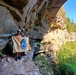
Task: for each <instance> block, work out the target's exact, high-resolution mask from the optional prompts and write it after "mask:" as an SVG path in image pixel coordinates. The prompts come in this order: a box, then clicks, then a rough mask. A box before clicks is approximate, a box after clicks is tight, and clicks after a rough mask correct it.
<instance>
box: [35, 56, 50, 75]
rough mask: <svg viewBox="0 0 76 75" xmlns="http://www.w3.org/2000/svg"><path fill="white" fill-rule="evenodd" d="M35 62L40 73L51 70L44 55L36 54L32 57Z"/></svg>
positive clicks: (43, 73) (45, 74) (46, 72)
mask: <svg viewBox="0 0 76 75" xmlns="http://www.w3.org/2000/svg"><path fill="white" fill-rule="evenodd" d="M34 62H35V64H36V65H37V66H38V68H39V70H40V72H41V73H42V75H48V72H50V71H51V65H50V64H49V63H48V62H47V60H46V59H45V56H37V57H36V58H35V59H34Z"/></svg>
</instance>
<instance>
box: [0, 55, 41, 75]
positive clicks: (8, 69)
mask: <svg viewBox="0 0 76 75" xmlns="http://www.w3.org/2000/svg"><path fill="white" fill-rule="evenodd" d="M0 75H40V73H39V69H38V67H37V66H35V64H34V62H33V61H32V60H31V59H30V58H29V57H28V56H25V57H24V58H23V59H21V60H18V61H15V59H14V58H11V57H6V58H3V59H2V60H1V61H0Z"/></svg>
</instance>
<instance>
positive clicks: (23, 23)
mask: <svg viewBox="0 0 76 75" xmlns="http://www.w3.org/2000/svg"><path fill="white" fill-rule="evenodd" d="M65 1H66V0H0V50H2V49H3V48H4V47H5V46H6V44H7V42H8V41H9V38H8V37H10V36H12V35H13V34H15V33H16V31H17V29H19V28H20V29H22V28H25V31H26V32H25V33H26V34H28V35H29V36H30V38H31V39H33V40H37V39H38V40H42V39H43V37H45V36H44V35H45V34H46V33H47V31H48V30H49V24H50V23H53V22H55V25H56V22H57V23H58V22H59V23H60V24H58V25H57V27H60V28H61V29H62V28H63V20H62V17H59V18H60V19H58V18H57V17H56V14H57V12H58V10H59V9H60V7H61V6H62V5H63V4H64V2H65ZM61 20H62V21H61ZM59 31H61V30H59ZM59 31H57V33H59ZM61 32H62V31H61ZM52 33H54V34H56V31H52ZM52 33H51V34H52ZM61 34H62V33H61ZM47 35H48V34H47ZM57 36H59V34H57ZM54 37H55V35H54V36H53V37H52V38H54ZM57 38H60V39H62V37H57ZM48 39H49V38H48ZM55 40H56V39H55ZM54 43H55V42H54ZM57 45H58V44H57ZM49 46H50V44H49ZM55 48H56V47H55ZM48 52H49V51H48ZM31 55H33V53H32V54H31ZM26 59H28V60H26ZM0 74H1V75H40V73H39V69H38V67H36V66H35V64H34V63H33V61H32V60H31V59H30V58H29V57H27V58H24V59H23V60H19V61H15V60H14V59H13V58H10V57H7V58H4V59H2V60H1V61H0ZM49 75H52V74H49Z"/></svg>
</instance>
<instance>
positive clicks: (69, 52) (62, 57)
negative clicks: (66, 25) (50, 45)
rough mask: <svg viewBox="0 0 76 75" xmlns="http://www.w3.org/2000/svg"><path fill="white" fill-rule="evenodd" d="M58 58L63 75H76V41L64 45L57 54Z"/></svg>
mask: <svg viewBox="0 0 76 75" xmlns="http://www.w3.org/2000/svg"><path fill="white" fill-rule="evenodd" d="M57 57H58V62H59V65H60V70H61V75H74V74H75V73H76V41H75V42H67V43H66V44H65V45H63V46H62V47H61V49H60V50H59V52H58V53H57ZM73 73H74V74H73Z"/></svg>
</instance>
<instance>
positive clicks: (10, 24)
mask: <svg viewBox="0 0 76 75" xmlns="http://www.w3.org/2000/svg"><path fill="white" fill-rule="evenodd" d="M16 31H17V24H16V22H15V21H14V19H13V17H12V15H11V14H10V12H9V10H8V9H7V8H5V7H3V6H0V50H2V49H3V48H4V47H5V45H6V43H7V42H8V37H9V36H11V35H12V34H14V33H16Z"/></svg>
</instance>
